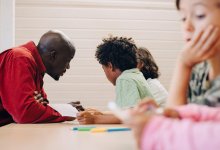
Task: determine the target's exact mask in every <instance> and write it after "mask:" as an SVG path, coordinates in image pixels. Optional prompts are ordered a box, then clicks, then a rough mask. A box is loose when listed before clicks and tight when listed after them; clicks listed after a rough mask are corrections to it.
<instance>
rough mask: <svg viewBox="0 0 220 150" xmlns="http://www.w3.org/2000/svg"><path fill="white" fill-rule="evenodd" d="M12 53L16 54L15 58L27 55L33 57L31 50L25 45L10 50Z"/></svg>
mask: <svg viewBox="0 0 220 150" xmlns="http://www.w3.org/2000/svg"><path fill="white" fill-rule="evenodd" d="M10 53H11V55H13V56H14V58H19V57H26V58H32V55H31V52H30V51H29V50H28V49H27V48H25V47H15V48H12V49H11V50H10Z"/></svg>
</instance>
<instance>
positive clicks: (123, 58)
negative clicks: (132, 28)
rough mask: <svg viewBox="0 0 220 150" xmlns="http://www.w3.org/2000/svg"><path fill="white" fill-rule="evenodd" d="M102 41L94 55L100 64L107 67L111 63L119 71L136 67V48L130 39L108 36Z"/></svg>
mask: <svg viewBox="0 0 220 150" xmlns="http://www.w3.org/2000/svg"><path fill="white" fill-rule="evenodd" d="M102 41H103V43H101V44H100V45H98V46H97V50H96V53H95V57H96V59H97V60H98V62H99V63H100V64H102V65H105V66H108V64H109V63H111V64H112V66H113V68H114V69H115V68H117V69H119V70H120V71H124V70H128V69H132V68H136V67H137V57H136V53H137V46H136V45H135V43H134V41H133V40H132V38H125V37H112V36H110V37H109V38H105V39H103V40H102Z"/></svg>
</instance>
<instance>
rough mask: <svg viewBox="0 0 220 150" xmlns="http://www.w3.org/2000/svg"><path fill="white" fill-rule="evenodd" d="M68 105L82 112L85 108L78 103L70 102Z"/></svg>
mask: <svg viewBox="0 0 220 150" xmlns="http://www.w3.org/2000/svg"><path fill="white" fill-rule="evenodd" d="M68 104H70V105H72V106H73V107H75V108H76V109H77V110H78V111H84V110H85V108H84V107H83V106H82V105H81V103H80V101H75V102H70V103H68Z"/></svg>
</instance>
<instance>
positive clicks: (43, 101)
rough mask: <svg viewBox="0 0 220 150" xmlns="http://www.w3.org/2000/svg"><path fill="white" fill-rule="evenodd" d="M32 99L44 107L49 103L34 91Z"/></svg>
mask: <svg viewBox="0 0 220 150" xmlns="http://www.w3.org/2000/svg"><path fill="white" fill-rule="evenodd" d="M34 99H35V100H36V101H37V102H38V103H41V104H43V105H44V106H46V105H47V104H49V101H48V100H47V99H44V98H43V96H42V94H41V93H40V92H38V91H34Z"/></svg>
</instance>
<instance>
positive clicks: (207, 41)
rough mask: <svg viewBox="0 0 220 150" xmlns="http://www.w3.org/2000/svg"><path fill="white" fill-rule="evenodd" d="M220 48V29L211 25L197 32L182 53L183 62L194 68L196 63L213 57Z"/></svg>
mask: <svg viewBox="0 0 220 150" xmlns="http://www.w3.org/2000/svg"><path fill="white" fill-rule="evenodd" d="M219 48H220V30H219V28H218V27H214V26H212V25H210V26H209V27H207V28H206V29H204V30H202V31H199V32H197V33H195V35H194V37H193V39H191V41H189V42H188V43H187V44H186V46H185V47H184V49H183V51H182V52H181V55H180V60H181V62H182V64H183V65H184V66H186V67H190V68H192V67H193V66H194V65H195V64H197V63H200V62H202V61H204V60H207V59H209V58H211V57H212V56H213V55H215V54H216V52H218V50H219Z"/></svg>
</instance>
